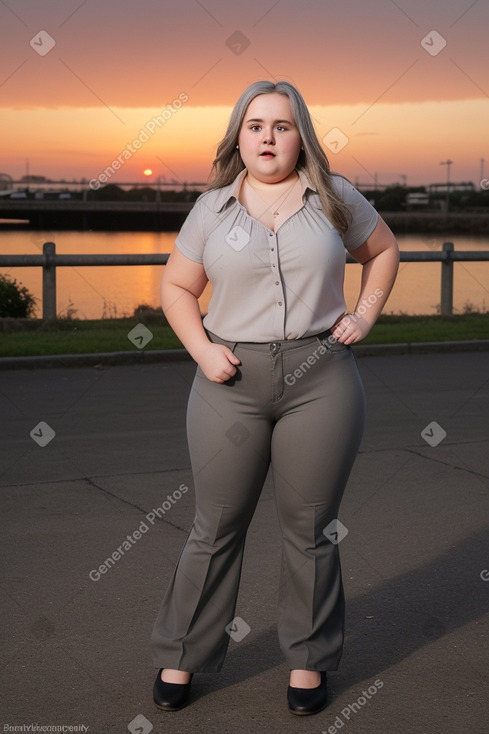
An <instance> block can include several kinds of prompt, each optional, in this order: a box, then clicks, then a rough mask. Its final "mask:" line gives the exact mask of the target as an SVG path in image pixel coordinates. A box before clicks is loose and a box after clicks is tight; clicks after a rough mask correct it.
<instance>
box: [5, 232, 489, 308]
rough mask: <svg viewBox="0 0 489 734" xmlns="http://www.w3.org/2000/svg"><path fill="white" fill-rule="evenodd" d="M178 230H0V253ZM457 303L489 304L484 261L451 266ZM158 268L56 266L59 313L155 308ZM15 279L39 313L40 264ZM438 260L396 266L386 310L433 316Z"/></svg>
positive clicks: (129, 243)
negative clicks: (49, 243) (46, 244)
mask: <svg viewBox="0 0 489 734" xmlns="http://www.w3.org/2000/svg"><path fill="white" fill-rule="evenodd" d="M175 237H176V233H175V232H154V233H153V232H57V233H53V232H44V233H43V232H33V233H30V232H0V254H16V255H20V254H23V255H29V254H31V255H38V254H39V253H40V252H41V251H42V244H43V242H46V241H53V242H55V243H56V251H57V252H58V253H59V254H136V253H164V252H171V251H172V249H173V243H174V240H175ZM398 239H399V245H400V248H401V250H405V251H407V250H416V251H418V250H441V249H442V246H443V242H445V241H447V239H448V238H447V237H444V238H437V237H423V236H421V235H402V236H399V238H398ZM451 241H452V242H453V243H454V245H455V248H456V249H457V250H478V251H481V250H488V249H489V240H488V239H487V238H481V237H480V238H479V237H454V238H452V240H451ZM454 267H455V277H454V308H455V310H456V312H462V311H463V310H464V308H465V307H466V305H471V306H472V307H473V308H475V309H479V310H486V309H487V308H488V307H489V262H471V263H455V266H454ZM162 271H163V266H119V267H113V266H103V267H76V268H72V267H62V268H58V269H57V292H58V306H57V307H58V313H59V314H66V312H67V311H68V310H69V309H74V310H75V311H76V313H75V315H76V316H77V317H79V318H88V319H93V318H102V317H103V316H124V315H131V314H132V313H133V311H134V309H135V308H136V306H138V305H140V304H143V303H145V304H148V305H151V306H158V305H159V285H160V279H161V274H162ZM0 272H2V273H6V272H9V273H10V275H11V277H12V278H15V279H16V280H17V281H18V282H21V283H22V284H23V285H25V286H26V287H27V288H28V289H29V290H30V291H31V293H33V295H35V296H36V297H37V298H38V299H39V302H38V303H39V308H38V315H40V312H41V307H40V306H41V294H42V278H41V268H37V267H36V268H9V269H3V270H0ZM360 275H361V268H360V266H359V265H347V266H346V276H345V295H346V300H347V306H348V309H350V310H351V309H353V307H354V305H355V300H356V296H357V293H358V289H359V286H360ZM440 278H441V264H440V263H401V266H400V269H399V275H398V278H397V281H396V285H395V287H394V290H393V292H392V294H391V296H390V298H389V301H388V302H387V306H386V308H385V313H391V312H392V313H400V312H402V313H407V314H433V313H436V312H437V307H438V305H439V303H440ZM209 297H210V288H207V289H206V291H205V292H204V294H203V296H202V298H201V305H202V310H203V311H205V309H206V305H207V303H208V300H209Z"/></svg>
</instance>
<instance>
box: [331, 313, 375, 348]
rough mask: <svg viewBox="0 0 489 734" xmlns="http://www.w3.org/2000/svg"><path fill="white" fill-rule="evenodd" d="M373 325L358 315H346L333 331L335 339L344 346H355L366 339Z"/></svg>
mask: <svg viewBox="0 0 489 734" xmlns="http://www.w3.org/2000/svg"><path fill="white" fill-rule="evenodd" d="M371 328H372V324H369V322H368V321H367V319H365V318H364V317H363V316H360V314H358V313H346V314H345V315H344V316H342V317H341V319H340V320H339V321H337V322H336V324H335V325H334V326H333V328H332V329H331V333H332V334H333V336H334V338H335V339H336V340H337V341H339V342H341V343H342V344H354V343H355V342H359V341H361V340H362V339H365V337H366V336H367V334H368V333H369V331H370V329H371Z"/></svg>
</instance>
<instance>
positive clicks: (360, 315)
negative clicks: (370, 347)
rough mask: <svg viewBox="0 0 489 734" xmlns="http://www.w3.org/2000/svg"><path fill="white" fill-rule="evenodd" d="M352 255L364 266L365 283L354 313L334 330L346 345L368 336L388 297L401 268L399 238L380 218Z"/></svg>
mask: <svg viewBox="0 0 489 734" xmlns="http://www.w3.org/2000/svg"><path fill="white" fill-rule="evenodd" d="M352 255H353V257H354V258H355V260H358V262H360V263H361V264H362V283H361V287H360V294H359V296H358V301H357V304H356V306H355V311H354V312H353V313H352V314H346V315H345V316H343V317H342V318H341V319H339V320H338V322H337V323H336V324H335V326H334V327H333V329H332V333H333V336H334V337H335V338H336V339H338V341H340V342H342V343H343V344H353V343H355V342H358V341H360V340H361V339H364V338H365V337H366V336H367V334H368V332H369V331H370V329H371V328H372V326H373V325H374V324H375V322H376V320H377V319H378V317H379V315H380V313H381V311H382V309H383V307H384V305H385V302H386V301H387V298H388V297H389V294H390V292H391V290H392V287H393V285H394V281H395V279H396V275H397V270H398V267H399V248H398V246H397V242H396V238H395V237H394V235H393V233H392V232H391V230H390V229H389V227H388V226H387V224H386V223H385V222H384V220H383V219H382V218H380V217H379V221H378V223H377V226H376V228H375V229H374V231H373V232H372V234H371V235H370V237H369V238H368V239H367V240H366V241H365V242H364V244H363V245H361V246H360V247H358V248H357V249H356V250H354V251H353V252H352Z"/></svg>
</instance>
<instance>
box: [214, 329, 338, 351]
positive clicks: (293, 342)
mask: <svg viewBox="0 0 489 734" xmlns="http://www.w3.org/2000/svg"><path fill="white" fill-rule="evenodd" d="M206 333H207V335H208V337H209V339H210V340H211V342H213V343H217V344H225V345H226V346H227V347H229V349H231V350H233V349H235V347H236V346H240V347H242V348H244V349H252V350H253V351H256V352H271V353H272V354H273V353H275V352H279V351H284V350H287V349H298V348H300V347H304V346H307V345H308V344H313V343H314V342H318V341H322V340H323V339H328V338H330V337H331V339H333V340H334V341H336V339H334V337H333V336H332V333H331V329H325V331H322V332H321V333H320V334H314V335H312V336H305V337H301V338H300V339H277V340H275V341H272V342H241V341H229V340H228V339H222V338H221V337H220V336H217V334H214V333H212V331H209V330H208V329H206Z"/></svg>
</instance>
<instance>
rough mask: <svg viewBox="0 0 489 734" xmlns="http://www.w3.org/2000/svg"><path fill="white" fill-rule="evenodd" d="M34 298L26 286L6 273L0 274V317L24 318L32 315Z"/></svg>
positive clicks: (34, 304) (34, 303)
mask: <svg viewBox="0 0 489 734" xmlns="http://www.w3.org/2000/svg"><path fill="white" fill-rule="evenodd" d="M35 308H36V299H35V298H34V296H33V295H31V294H30V293H29V291H28V290H27V288H26V287H25V286H23V285H22V284H21V283H19V284H18V283H17V281H16V280H11V279H10V278H9V276H8V275H0V318H17V319H19V318H20V319H25V318H28V317H29V316H33V314H34V311H35Z"/></svg>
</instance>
